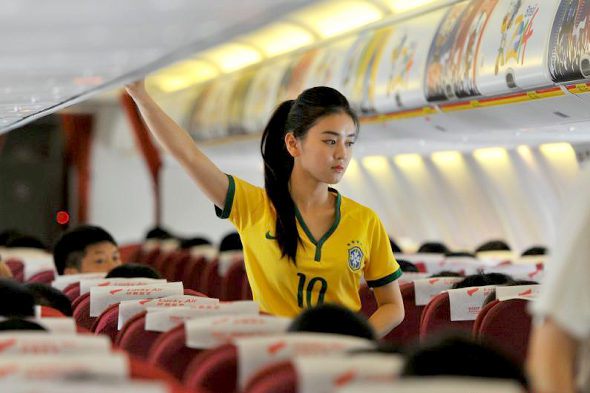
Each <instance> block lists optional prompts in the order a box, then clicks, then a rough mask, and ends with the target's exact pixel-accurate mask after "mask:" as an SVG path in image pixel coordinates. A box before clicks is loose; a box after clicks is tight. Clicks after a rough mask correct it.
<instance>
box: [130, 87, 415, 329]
mask: <svg viewBox="0 0 590 393" xmlns="http://www.w3.org/2000/svg"><path fill="white" fill-rule="evenodd" d="M127 91H128V93H129V94H130V95H131V97H132V98H133V99H134V100H135V102H136V104H137V105H138V107H139V110H140V112H141V114H142V116H143V118H144V120H145V122H146V124H147V126H148V128H149V129H150V130H151V132H152V133H153V134H154V135H155V137H156V138H157V139H158V140H159V142H160V143H161V144H162V145H163V146H164V148H166V149H167V150H168V151H169V152H170V153H171V154H172V155H173V156H174V157H175V158H176V159H177V160H178V161H179V162H180V163H181V165H182V166H183V167H184V169H185V170H186V171H187V172H188V173H189V175H190V176H191V177H192V178H193V180H194V181H195V183H196V184H197V185H198V186H199V187H200V188H201V190H202V191H203V192H204V194H205V195H206V196H207V197H208V198H209V199H210V200H211V201H212V202H213V204H214V205H215V207H216V212H217V215H218V216H219V217H220V218H228V219H229V220H230V221H231V222H232V223H233V224H234V225H235V227H236V228H237V230H238V232H239V233H240V236H241V238H242V242H243V244H244V261H245V265H246V271H247V275H248V280H249V282H250V285H251V287H252V293H253V296H254V300H256V301H257V302H259V304H260V307H261V310H263V311H265V312H268V313H270V314H274V315H279V316H287V317H294V316H295V315H297V314H299V312H300V311H302V310H303V309H305V308H308V307H313V306H316V305H318V304H322V303H336V304H340V305H343V306H346V307H348V308H350V309H352V310H355V311H358V310H359V309H360V306H361V304H360V299H359V295H358V291H359V286H360V282H361V277H362V276H364V278H365V280H366V281H367V283H368V285H369V286H370V287H372V288H373V290H374V294H375V297H376V300H377V303H378V309H377V310H376V311H375V313H374V314H373V315H372V316H371V317H370V319H369V322H370V323H371V325H372V326H373V328H374V329H375V331H376V332H377V334H378V335H379V336H384V335H385V334H387V333H388V332H389V331H390V330H391V329H393V328H394V327H395V326H397V325H398V324H399V323H400V322H401V321H402V320H403V318H404V307H403V302H402V298H401V294H400V290H399V285H398V282H397V279H398V278H399V277H400V276H401V270H400V268H399V266H398V264H397V262H396V260H395V258H394V256H393V253H392V251H391V247H390V245H389V238H388V236H387V232H386V231H385V228H384V226H383V224H382V223H381V221H380V220H379V218H378V217H377V215H376V214H375V213H374V212H373V211H372V210H370V209H369V208H367V207H365V206H362V205H360V204H358V203H356V202H354V201H353V200H351V199H348V198H346V197H344V196H342V195H340V193H339V192H338V191H336V190H335V189H333V188H331V187H330V186H329V185H330V184H336V183H338V182H339V181H340V180H341V179H342V176H343V175H344V173H345V171H346V168H347V166H348V164H349V162H350V159H351V157H352V146H353V144H354V143H355V141H356V139H357V137H358V133H359V123H358V119H357V117H356V115H355V114H354V112H353V111H352V110H351V108H350V106H349V104H348V101H347V100H346V98H345V97H344V96H343V95H342V94H340V93H339V92H338V91H336V90H334V89H332V88H328V87H314V88H311V89H308V90H305V91H304V92H303V93H301V94H300V95H299V97H297V99H295V100H289V101H285V102H283V103H282V104H281V105H279V107H278V108H277V109H276V111H275V112H274V113H273V115H272V117H271V118H270V120H269V122H268V125H267V126H266V128H265V130H264V133H263V135H262V143H261V150H262V157H263V159H264V176H265V187H264V188H260V187H256V186H254V185H252V184H249V183H247V182H245V181H244V180H241V179H239V178H237V177H234V176H231V175H226V174H224V173H223V172H222V171H221V170H220V169H219V168H218V167H217V166H216V165H215V164H214V163H213V162H211V161H210V160H209V158H208V157H206V156H205V155H204V154H203V153H202V152H201V151H200V150H199V148H198V147H197V145H196V144H195V143H194V141H193V139H192V138H191V137H190V136H189V134H188V133H187V132H186V131H184V130H183V129H182V128H181V127H180V126H178V125H177V124H176V123H175V122H174V121H173V120H172V119H171V118H170V117H168V116H167V115H166V114H165V113H164V111H163V110H162V109H161V108H160V107H159V106H158V105H157V104H156V103H155V102H154V101H153V100H152V99H151V97H150V96H149V95H148V94H147V92H146V90H145V86H144V83H143V82H136V83H133V84H131V85H129V86H127Z"/></svg>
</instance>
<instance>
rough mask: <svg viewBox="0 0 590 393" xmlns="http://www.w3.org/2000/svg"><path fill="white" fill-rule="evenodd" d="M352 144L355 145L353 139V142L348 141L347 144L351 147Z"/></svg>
mask: <svg viewBox="0 0 590 393" xmlns="http://www.w3.org/2000/svg"><path fill="white" fill-rule="evenodd" d="M352 145H354V142H353V141H351V142H346V146H348V147H350V146H352Z"/></svg>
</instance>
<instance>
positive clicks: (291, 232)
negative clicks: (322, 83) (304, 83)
mask: <svg viewBox="0 0 590 393" xmlns="http://www.w3.org/2000/svg"><path fill="white" fill-rule="evenodd" d="M293 103H294V101H293V100H289V101H285V102H283V103H282V104H281V105H279V107H278V108H277V109H276V110H275V112H274V113H273V115H272V117H271V118H270V120H269V122H268V124H267V125H266V128H265V129H264V132H263V134H262V141H261V144H260V150H261V152H262V158H263V160H264V187H265V189H266V193H267V195H268V197H269V198H270V200H271V202H272V204H273V205H274V208H275V212H276V216H277V221H276V228H275V237H276V240H277V242H278V244H279V248H280V249H281V253H282V255H281V256H282V257H285V256H287V258H288V259H290V260H291V261H292V262H293V263H295V257H296V255H297V244H298V243H299V242H300V241H301V239H300V237H299V233H298V232H297V223H296V221H295V220H296V218H295V203H294V202H293V199H292V198H291V193H290V192H289V178H290V177H291V171H292V170H293V163H294V160H293V157H291V155H290V154H289V152H288V151H287V147H286V146H285V134H286V133H287V129H286V128H287V118H288V116H289V111H290V110H291V108H292V107H293Z"/></svg>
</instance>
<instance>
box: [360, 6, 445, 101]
mask: <svg viewBox="0 0 590 393" xmlns="http://www.w3.org/2000/svg"><path fill="white" fill-rule="evenodd" d="M446 12H447V11H446V10H445V9H440V10H437V11H434V12H430V13H427V14H425V15H421V16H419V17H417V18H412V19H408V20H405V21H403V22H401V23H399V24H395V25H394V26H392V28H391V29H390V33H389V35H388V37H387V38H386V40H385V41H384V43H383V48H382V50H381V56H380V59H379V61H378V63H377V64H375V65H374V70H373V71H372V72H371V75H370V79H369V86H368V88H367V93H368V96H367V98H366V102H367V104H368V105H369V106H370V107H371V108H373V109H374V110H375V111H376V112H378V113H388V112H394V111H400V110H406V109H411V108H416V107H422V106H424V105H427V104H428V102H427V100H426V98H425V96H424V70H425V69H426V60H427V57H428V51H429V49H430V42H432V40H433V38H434V34H435V32H436V28H437V26H438V25H439V24H440V22H441V20H442V17H443V16H444V15H445V13H446Z"/></svg>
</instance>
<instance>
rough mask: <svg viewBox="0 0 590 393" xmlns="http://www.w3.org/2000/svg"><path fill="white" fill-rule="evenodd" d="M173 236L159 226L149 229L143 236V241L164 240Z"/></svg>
mask: <svg viewBox="0 0 590 393" xmlns="http://www.w3.org/2000/svg"><path fill="white" fill-rule="evenodd" d="M172 237H173V236H172V235H171V234H170V232H168V231H167V230H165V229H164V228H162V227H159V226H155V227H153V228H151V229H149V230H148V231H147V232H146V234H145V239H146V240H149V239H155V240H166V239H170V238H172Z"/></svg>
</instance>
